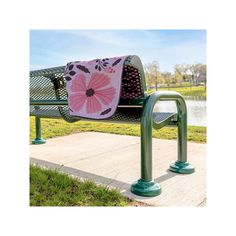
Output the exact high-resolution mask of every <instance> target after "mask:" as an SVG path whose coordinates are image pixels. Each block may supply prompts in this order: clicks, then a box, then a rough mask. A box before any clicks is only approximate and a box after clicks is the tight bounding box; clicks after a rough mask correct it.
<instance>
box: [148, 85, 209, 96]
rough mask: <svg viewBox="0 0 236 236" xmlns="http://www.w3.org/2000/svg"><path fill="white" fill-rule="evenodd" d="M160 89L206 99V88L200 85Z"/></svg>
mask: <svg viewBox="0 0 236 236" xmlns="http://www.w3.org/2000/svg"><path fill="white" fill-rule="evenodd" d="M159 90H170V91H171V90H172V91H176V92H179V93H180V94H182V95H183V96H185V97H193V98H194V97H197V98H201V99H206V89H205V87H203V86H199V87H183V88H171V87H170V88H159ZM153 91H154V90H152V91H148V93H151V92H153Z"/></svg>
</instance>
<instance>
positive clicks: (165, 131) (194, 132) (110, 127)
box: [30, 117, 206, 143]
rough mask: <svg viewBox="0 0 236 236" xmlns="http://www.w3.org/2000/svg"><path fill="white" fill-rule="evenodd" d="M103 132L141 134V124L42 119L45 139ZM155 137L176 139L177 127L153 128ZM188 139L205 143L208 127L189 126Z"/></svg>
mask: <svg viewBox="0 0 236 236" xmlns="http://www.w3.org/2000/svg"><path fill="white" fill-rule="evenodd" d="M86 131H94V132H103V133H112V134H121V135H131V136H140V126H139V125H129V124H113V123H102V122H88V121H79V122H75V123H70V124H68V123H67V122H66V121H64V120H61V119H42V136H43V138H45V139H48V138H53V137H58V136H64V135H68V134H73V133H78V132H86ZM34 137H35V125H34V117H30V141H32V139H33V138H34ZM153 137H154V138H160V139H176V138H177V128H176V127H164V128H162V129H160V130H158V131H156V130H153ZM188 141H193V142H198V143H205V142H206V127H199V126H188Z"/></svg>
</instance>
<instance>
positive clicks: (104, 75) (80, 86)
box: [64, 56, 126, 119]
mask: <svg viewBox="0 0 236 236" xmlns="http://www.w3.org/2000/svg"><path fill="white" fill-rule="evenodd" d="M125 59H126V56H123V57H113V58H104V59H95V60H92V61H75V62H70V63H68V64H67V66H66V68H65V73H64V76H65V80H66V90H67V93H68V104H69V112H70V115H73V116H79V117H83V118H92V119H106V118H109V117H111V116H112V115H113V114H114V113H115V112H116V109H117V106H118V104H119V100H120V94H121V83H122V72H123V67H124V61H125Z"/></svg>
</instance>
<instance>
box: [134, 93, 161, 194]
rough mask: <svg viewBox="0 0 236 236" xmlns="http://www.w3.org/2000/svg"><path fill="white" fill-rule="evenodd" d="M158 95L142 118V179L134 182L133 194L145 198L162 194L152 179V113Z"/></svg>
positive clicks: (150, 98) (146, 104) (149, 102)
mask: <svg viewBox="0 0 236 236" xmlns="http://www.w3.org/2000/svg"><path fill="white" fill-rule="evenodd" d="M156 99H157V93H153V94H152V95H151V96H150V97H149V98H148V100H147V102H146V103H145V105H144V110H143V113H142V117H141V179H139V180H138V181H136V182H134V183H133V184H132V186H131V192H132V193H134V194H137V195H140V196H144V197H154V196H157V195H159V194H160V193H161V187H160V185H159V184H158V183H155V182H154V181H153V178H152V112H153V108H154V105H155V103H156Z"/></svg>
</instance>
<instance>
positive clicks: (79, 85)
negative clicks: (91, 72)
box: [71, 74, 87, 93]
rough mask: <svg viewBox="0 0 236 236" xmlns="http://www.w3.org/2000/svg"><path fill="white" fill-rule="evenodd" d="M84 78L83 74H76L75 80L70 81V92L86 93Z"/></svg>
mask: <svg viewBox="0 0 236 236" xmlns="http://www.w3.org/2000/svg"><path fill="white" fill-rule="evenodd" d="M85 81H86V78H85V76H84V75H83V74H78V75H77V76H76V77H75V79H73V80H72V84H71V91H72V92H75V93H76V92H85V91H86V89H87V88H86V82H85Z"/></svg>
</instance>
